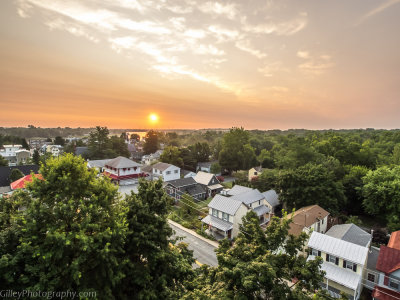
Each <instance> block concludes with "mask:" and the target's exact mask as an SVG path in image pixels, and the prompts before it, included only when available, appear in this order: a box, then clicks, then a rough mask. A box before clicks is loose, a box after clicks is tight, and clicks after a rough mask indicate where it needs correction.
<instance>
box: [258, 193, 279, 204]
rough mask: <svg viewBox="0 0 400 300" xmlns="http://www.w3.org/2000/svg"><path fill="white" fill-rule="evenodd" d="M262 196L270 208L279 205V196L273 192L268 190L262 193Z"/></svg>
mask: <svg viewBox="0 0 400 300" xmlns="http://www.w3.org/2000/svg"><path fill="white" fill-rule="evenodd" d="M262 194H263V196H264V198H265V200H267V202H268V203H269V204H270V205H271V206H272V207H275V206H277V205H279V196H278V194H277V193H276V192H275V190H269V191H266V192H264V193H262Z"/></svg>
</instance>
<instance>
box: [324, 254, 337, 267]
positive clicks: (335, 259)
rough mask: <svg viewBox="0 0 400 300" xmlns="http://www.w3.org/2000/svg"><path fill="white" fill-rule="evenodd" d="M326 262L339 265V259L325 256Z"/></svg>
mask: <svg viewBox="0 0 400 300" xmlns="http://www.w3.org/2000/svg"><path fill="white" fill-rule="evenodd" d="M326 261H329V262H331V263H333V264H335V265H339V258H338V257H336V256H333V255H329V254H326Z"/></svg>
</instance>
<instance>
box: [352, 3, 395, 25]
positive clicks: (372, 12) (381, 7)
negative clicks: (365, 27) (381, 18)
mask: <svg viewBox="0 0 400 300" xmlns="http://www.w3.org/2000/svg"><path fill="white" fill-rule="evenodd" d="M397 3H400V0H388V1H386V2H384V3H382V4H381V5H379V6H378V7H376V8H374V9H372V10H370V11H369V12H367V13H366V14H365V15H363V16H362V17H361V18H360V19H359V20H358V21H357V22H356V24H355V25H356V26H358V25H360V24H361V23H363V22H365V21H366V20H367V19H369V18H371V17H373V16H375V15H377V14H379V13H381V12H383V11H384V10H386V9H387V8H389V7H391V6H392V5H395V4H397Z"/></svg>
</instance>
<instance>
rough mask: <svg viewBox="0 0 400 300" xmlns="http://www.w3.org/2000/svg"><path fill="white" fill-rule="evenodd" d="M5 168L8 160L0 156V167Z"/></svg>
mask: <svg viewBox="0 0 400 300" xmlns="http://www.w3.org/2000/svg"><path fill="white" fill-rule="evenodd" d="M6 166H8V160H7V159H5V158H4V157H3V156H1V155H0V167H6Z"/></svg>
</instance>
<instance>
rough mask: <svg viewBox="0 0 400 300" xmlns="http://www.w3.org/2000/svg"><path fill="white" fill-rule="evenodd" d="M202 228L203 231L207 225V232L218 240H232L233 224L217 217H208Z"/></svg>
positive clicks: (204, 220)
mask: <svg viewBox="0 0 400 300" xmlns="http://www.w3.org/2000/svg"><path fill="white" fill-rule="evenodd" d="M201 222H202V224H201V227H202V229H203V224H206V226H207V229H206V232H207V233H208V234H211V235H212V236H214V237H215V238H216V239H217V240H222V239H224V238H228V239H231V238H232V228H233V224H232V223H230V222H228V221H224V220H222V219H219V218H217V217H214V216H211V215H208V216H206V217H205V218H204V219H202V220H201Z"/></svg>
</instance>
